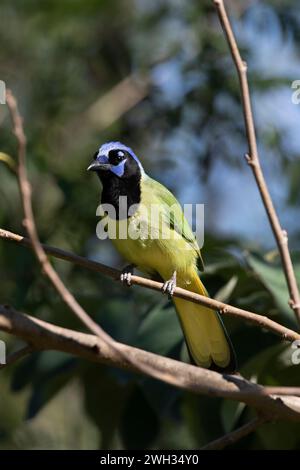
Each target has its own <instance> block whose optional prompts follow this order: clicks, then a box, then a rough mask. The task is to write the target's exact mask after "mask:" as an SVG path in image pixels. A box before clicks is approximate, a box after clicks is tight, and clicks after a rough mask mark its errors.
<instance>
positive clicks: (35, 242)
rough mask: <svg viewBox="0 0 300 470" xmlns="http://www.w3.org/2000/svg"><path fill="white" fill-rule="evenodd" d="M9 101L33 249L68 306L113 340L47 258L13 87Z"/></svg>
mask: <svg viewBox="0 0 300 470" xmlns="http://www.w3.org/2000/svg"><path fill="white" fill-rule="evenodd" d="M6 102H7V106H8V108H9V111H10V115H11V119H12V123H13V126H14V133H15V136H16V138H17V142H18V169H17V176H18V182H19V187H20V194H21V199H22V205H23V211H24V216H25V219H24V221H23V223H24V226H25V227H26V230H27V232H28V235H29V238H30V240H31V246H32V249H33V251H34V253H35V255H36V257H37V259H38V261H39V263H40V264H41V267H42V270H43V272H44V273H45V274H46V276H47V277H48V278H49V280H50V281H51V283H52V285H53V286H54V288H55V289H56V290H57V292H58V293H59V295H60V296H61V298H62V300H63V301H64V302H65V303H66V305H68V307H69V308H70V309H71V310H72V311H73V312H74V313H75V315H76V316H77V317H78V318H79V319H80V320H81V321H82V322H83V323H84V325H85V326H86V327H87V328H88V329H89V330H91V331H92V332H93V333H95V334H96V335H97V336H99V337H100V338H103V340H106V341H112V339H111V338H110V337H109V336H108V335H107V334H106V333H105V332H104V331H103V330H102V328H100V326H99V325H97V323H95V322H94V321H93V320H92V319H91V318H90V317H89V315H88V314H87V313H86V312H85V311H84V310H83V308H82V307H81V306H80V305H79V304H78V302H77V300H76V299H75V298H74V296H73V295H72V294H71V293H70V291H69V290H68V289H67V288H66V286H65V285H64V283H63V282H62V280H61V279H60V277H59V276H58V274H57V273H56V271H55V270H54V269H53V267H52V266H51V264H50V263H49V261H48V258H47V256H46V254H45V252H44V250H43V247H42V246H41V244H40V241H39V237H38V234H37V230H36V226H35V221H34V215H33V210H32V204H31V186H30V183H29V181H28V178H27V171H26V164H25V163H26V162H25V159H26V137H25V134H24V130H23V123H22V118H21V116H20V113H19V110H18V106H17V102H16V99H15V97H14V96H13V94H12V92H11V91H10V90H7V92H6Z"/></svg>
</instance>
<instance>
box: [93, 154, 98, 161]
mask: <svg viewBox="0 0 300 470" xmlns="http://www.w3.org/2000/svg"><path fill="white" fill-rule="evenodd" d="M98 153H99V152H95V153H94V155H93V160H97V157H98Z"/></svg>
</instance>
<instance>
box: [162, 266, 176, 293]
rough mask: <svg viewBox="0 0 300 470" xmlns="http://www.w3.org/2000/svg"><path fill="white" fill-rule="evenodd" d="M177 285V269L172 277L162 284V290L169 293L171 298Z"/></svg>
mask: <svg viewBox="0 0 300 470" xmlns="http://www.w3.org/2000/svg"><path fill="white" fill-rule="evenodd" d="M175 287H176V271H174V272H173V275H172V277H171V279H169V280H168V281H166V282H165V283H164V285H163V286H162V291H163V293H164V294H168V296H169V298H171V297H172V296H173V294H174V289H175Z"/></svg>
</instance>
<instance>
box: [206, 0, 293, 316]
mask: <svg viewBox="0 0 300 470" xmlns="http://www.w3.org/2000/svg"><path fill="white" fill-rule="evenodd" d="M213 2H214V4H215V7H216V9H217V12H218V16H219V19H220V22H221V24H222V27H223V30H224V33H225V36H226V39H227V42H228V45H229V49H230V52H231V55H232V58H233V61H234V63H235V66H236V70H237V73H238V77H239V82H240V88H241V95H242V104H243V111H244V120H245V127H246V133H247V139H248V145H249V154H247V155H246V160H247V162H248V164H249V166H250V168H251V169H252V172H253V175H254V178H255V180H256V184H257V187H258V190H259V192H260V195H261V198H262V201H263V204H264V207H265V210H266V213H267V216H268V219H269V222H270V225H271V228H272V231H273V234H274V237H275V240H276V242H277V246H278V250H279V253H280V257H281V262H282V267H283V270H284V274H285V277H286V282H287V285H288V289H289V294H290V301H289V305H290V307H291V308H292V309H293V311H294V312H295V315H296V318H297V320H298V322H299V324H300V294H299V289H298V285H297V280H296V276H295V271H294V268H293V263H292V260H291V255H290V252H289V247H288V235H287V232H286V231H285V230H283V228H282V227H281V224H280V221H279V218H278V215H277V213H276V209H275V207H274V204H273V201H272V198H271V195H270V192H269V189H268V186H267V183H266V180H265V177H264V174H263V172H262V168H261V164H260V159H259V154H258V150H257V142H256V134H255V127H254V119H253V113H252V105H251V98H250V92H249V84H248V79H247V64H246V62H245V61H243V59H242V57H241V55H240V51H239V48H238V45H237V42H236V39H235V36H234V33H233V30H232V27H231V24H230V21H229V18H228V15H227V12H226V9H225V6H224V1H223V0H213Z"/></svg>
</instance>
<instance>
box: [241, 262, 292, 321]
mask: <svg viewBox="0 0 300 470" xmlns="http://www.w3.org/2000/svg"><path fill="white" fill-rule="evenodd" d="M247 261H248V263H249V265H250V267H251V268H252V269H253V271H254V272H255V273H256V274H257V275H258V277H259V279H260V281H261V282H262V283H263V284H264V285H265V287H266V288H267V289H268V290H269V292H270V293H271V294H272V296H273V298H274V300H275V302H276V304H277V306H278V308H279V310H280V314H282V315H283V317H284V320H285V321H286V322H287V323H288V324H289V325H290V326H291V327H296V326H297V322H296V318H295V315H294V313H293V311H292V309H291V308H290V306H289V304H288V301H289V292H288V288H287V284H286V279H285V276H284V273H283V270H282V267H281V266H279V265H278V264H274V263H270V262H267V261H264V260H262V259H259V258H258V257H257V256H254V255H248V256H247ZM295 273H296V277H297V279H298V282H299V281H300V264H298V263H297V264H295Z"/></svg>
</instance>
